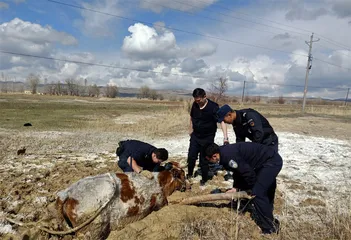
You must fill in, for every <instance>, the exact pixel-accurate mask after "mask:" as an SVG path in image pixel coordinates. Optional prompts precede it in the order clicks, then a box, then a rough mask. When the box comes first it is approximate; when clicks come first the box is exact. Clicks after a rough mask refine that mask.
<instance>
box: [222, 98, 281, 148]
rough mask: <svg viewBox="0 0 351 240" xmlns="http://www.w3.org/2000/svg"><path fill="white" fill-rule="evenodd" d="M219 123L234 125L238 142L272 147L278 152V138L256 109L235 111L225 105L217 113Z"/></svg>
mask: <svg viewBox="0 0 351 240" xmlns="http://www.w3.org/2000/svg"><path fill="white" fill-rule="evenodd" d="M217 115H218V122H225V123H227V124H232V125H233V129H234V132H235V135H236V142H245V139H246V138H248V139H250V140H251V141H252V142H255V143H261V144H263V145H267V146H271V147H273V148H274V149H275V150H276V151H277V152H278V136H277V134H275V132H274V129H273V128H272V126H271V125H270V124H269V122H268V120H267V119H266V118H265V117H264V116H262V115H261V114H260V113H259V112H257V111H256V110H254V109H251V108H248V109H242V110H233V109H231V108H230V107H229V106H228V105H223V106H222V107H221V108H220V109H219V110H218V112H217Z"/></svg>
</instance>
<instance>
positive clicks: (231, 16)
mask: <svg viewBox="0 0 351 240" xmlns="http://www.w3.org/2000/svg"><path fill="white" fill-rule="evenodd" d="M173 2H177V3H180V4H183V5H186V6H190V7H194V8H197V6H195V5H192V4H189V3H185V2H180V1H176V0H173ZM203 11H206V12H213V13H216V14H220V15H222V16H226V17H230V18H233V19H239V20H242V21H246V22H250V23H254V24H258V25H262V26H266V27H270V28H275V29H279V30H283V31H289V32H292V33H296V34H301V35H304V34H305V33H301V32H296V31H291V30H286V29H284V28H280V27H274V26H271V25H268V24H264V23H260V22H255V21H251V20H247V19H244V18H240V17H236V16H233V15H229V14H225V13H223V12H218V11H213V10H209V9H203Z"/></svg>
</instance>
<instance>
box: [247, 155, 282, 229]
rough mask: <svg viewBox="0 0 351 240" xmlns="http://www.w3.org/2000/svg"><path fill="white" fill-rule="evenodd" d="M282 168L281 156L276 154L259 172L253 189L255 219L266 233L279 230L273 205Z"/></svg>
mask: <svg viewBox="0 0 351 240" xmlns="http://www.w3.org/2000/svg"><path fill="white" fill-rule="evenodd" d="M282 166H283V161H282V158H281V157H280V155H279V154H275V155H274V156H273V157H272V158H271V159H269V160H268V161H267V162H266V163H264V164H263V165H262V168H261V169H260V170H259V171H258V172H257V175H256V183H255V185H254V187H253V189H252V194H253V195H255V198H254V199H253V200H252V203H253V205H254V212H253V215H254V216H253V218H254V220H255V221H256V223H257V225H258V226H259V227H260V228H261V229H262V232H264V233H272V232H276V231H277V230H278V229H277V226H275V220H274V217H273V204H274V196H275V189H276V186H277V183H276V177H277V175H278V173H279V172H280V170H281V169H282Z"/></svg>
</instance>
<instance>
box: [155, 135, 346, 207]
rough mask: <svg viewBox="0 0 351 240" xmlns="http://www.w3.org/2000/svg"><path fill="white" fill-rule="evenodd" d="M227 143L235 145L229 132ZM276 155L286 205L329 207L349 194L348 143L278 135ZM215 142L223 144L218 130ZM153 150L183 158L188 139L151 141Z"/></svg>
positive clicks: (279, 187)
mask: <svg viewBox="0 0 351 240" xmlns="http://www.w3.org/2000/svg"><path fill="white" fill-rule="evenodd" d="M228 132H229V140H231V142H235V135H234V132H233V131H230V130H228ZM277 134H278V137H279V154H280V155H281V156H282V158H283V164H284V165H283V169H282V170H281V172H280V174H279V175H278V189H279V190H281V191H282V192H283V193H284V194H285V197H286V200H287V202H288V204H292V205H294V206H298V205H299V204H301V202H303V201H304V200H306V199H307V198H313V199H320V200H321V201H322V202H323V203H325V204H332V203H334V202H336V201H337V200H338V199H341V198H345V197H346V198H347V197H349V196H350V194H351V187H350V186H351V143H350V142H349V141H342V140H338V139H332V138H322V137H312V136H304V135H299V134H293V133H287V132H279V133H277ZM215 142H216V143H217V144H222V143H223V134H222V131H221V130H220V129H219V130H218V132H217V134H216V138H215ZM152 144H154V145H155V146H157V147H165V148H166V149H168V151H169V152H170V158H171V157H172V156H181V157H184V160H185V159H186V157H187V151H188V147H189V136H187V135H184V136H179V137H175V138H173V139H171V140H162V141H160V140H154V142H152Z"/></svg>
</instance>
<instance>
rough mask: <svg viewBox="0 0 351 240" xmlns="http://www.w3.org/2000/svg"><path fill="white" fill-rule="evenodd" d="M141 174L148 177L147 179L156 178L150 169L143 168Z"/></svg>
mask: <svg viewBox="0 0 351 240" xmlns="http://www.w3.org/2000/svg"><path fill="white" fill-rule="evenodd" d="M140 174H141V175H142V176H144V177H146V178H147V179H150V180H151V179H153V178H154V175H153V174H152V172H150V171H148V170H142V171H141V172H140Z"/></svg>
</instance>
